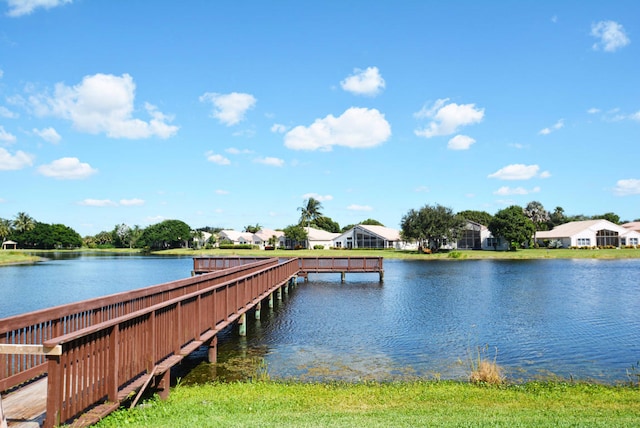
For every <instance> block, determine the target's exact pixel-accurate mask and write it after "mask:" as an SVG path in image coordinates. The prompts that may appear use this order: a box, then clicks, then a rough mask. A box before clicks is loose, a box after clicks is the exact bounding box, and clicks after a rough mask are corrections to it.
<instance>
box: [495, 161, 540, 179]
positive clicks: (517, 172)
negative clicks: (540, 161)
mask: <svg viewBox="0 0 640 428" xmlns="http://www.w3.org/2000/svg"><path fill="white" fill-rule="evenodd" d="M538 171H540V167H539V166H538V165H523V164H512V165H507V166H505V167H504V168H501V169H499V170H498V171H496V172H494V173H493V174H489V178H497V179H500V180H529V179H531V178H534V177H540V178H547V177H550V176H551V174H550V173H549V172H548V171H543V172H542V173H539V172H538Z"/></svg>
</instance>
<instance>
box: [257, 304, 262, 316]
mask: <svg viewBox="0 0 640 428" xmlns="http://www.w3.org/2000/svg"><path fill="white" fill-rule="evenodd" d="M261 309H262V301H260V302H258V304H257V305H256V320H260V310H261Z"/></svg>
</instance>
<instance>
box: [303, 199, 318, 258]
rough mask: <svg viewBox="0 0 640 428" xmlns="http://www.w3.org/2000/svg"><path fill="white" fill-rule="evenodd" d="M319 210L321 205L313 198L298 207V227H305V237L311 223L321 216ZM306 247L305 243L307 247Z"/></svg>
mask: <svg viewBox="0 0 640 428" xmlns="http://www.w3.org/2000/svg"><path fill="white" fill-rule="evenodd" d="M321 209H322V203H321V202H320V201H319V200H317V199H315V198H309V199H307V200H305V201H304V203H303V204H302V206H301V207H298V210H299V211H300V226H305V225H306V226H307V236H308V235H309V228H310V227H311V222H312V221H314V220H316V219H317V218H318V217H321V216H322V212H321V211H320V210H321ZM308 246H309V245H308V242H307V247H308Z"/></svg>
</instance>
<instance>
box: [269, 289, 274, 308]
mask: <svg viewBox="0 0 640 428" xmlns="http://www.w3.org/2000/svg"><path fill="white" fill-rule="evenodd" d="M269 309H273V293H271V294H269Z"/></svg>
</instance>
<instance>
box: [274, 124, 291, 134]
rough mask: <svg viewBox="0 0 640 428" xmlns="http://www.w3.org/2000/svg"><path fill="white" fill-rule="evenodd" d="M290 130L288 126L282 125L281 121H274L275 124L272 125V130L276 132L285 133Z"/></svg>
mask: <svg viewBox="0 0 640 428" xmlns="http://www.w3.org/2000/svg"><path fill="white" fill-rule="evenodd" d="M288 130H289V128H288V127H286V126H284V125H281V124H279V123H274V124H273V126H271V132H275V133H277V134H284V133H285V132H287V131H288Z"/></svg>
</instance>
